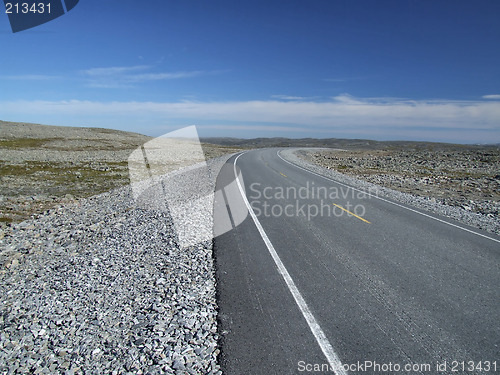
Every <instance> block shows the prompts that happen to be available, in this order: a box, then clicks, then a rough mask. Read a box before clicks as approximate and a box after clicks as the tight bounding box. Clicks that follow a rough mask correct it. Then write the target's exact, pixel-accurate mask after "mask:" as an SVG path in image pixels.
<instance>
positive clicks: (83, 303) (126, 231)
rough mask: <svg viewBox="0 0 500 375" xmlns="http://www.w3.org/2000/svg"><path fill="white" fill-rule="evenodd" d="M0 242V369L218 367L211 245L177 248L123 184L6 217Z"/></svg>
mask: <svg viewBox="0 0 500 375" xmlns="http://www.w3.org/2000/svg"><path fill="white" fill-rule="evenodd" d="M227 158H228V156H225V157H220V158H217V159H213V160H210V161H209V162H208V163H209V170H210V171H211V176H212V181H211V183H213V187H215V179H216V176H217V174H218V171H219V170H220V168H221V167H222V165H223V164H224V163H225V161H226V160H227ZM192 177H193V178H195V176H194V175H193V176H192ZM193 183H196V181H193ZM206 215H207V217H206V220H207V221H211V220H212V217H211V212H208V211H207V212H206ZM191 230H192V231H196V230H197V228H191ZM0 250H1V253H0V262H1V263H0V265H1V269H0V373H2V374H16V373H32V374H104V373H106V374H220V373H221V372H220V369H219V366H218V364H217V355H218V353H219V350H218V349H217V340H218V336H217V326H216V313H217V312H216V299H215V279H214V269H213V260H212V243H211V241H205V242H202V243H197V244H195V245H191V246H189V247H184V248H182V249H181V246H179V239H178V237H177V235H176V233H175V230H174V225H173V221H172V218H171V217H170V215H169V213H168V212H167V211H164V210H163V211H158V210H147V209H144V208H139V207H137V206H136V205H135V202H134V199H133V195H132V191H131V188H130V186H126V187H123V188H119V189H116V190H113V191H111V192H108V193H103V194H100V195H97V196H93V197H90V198H88V199H81V200H79V201H78V202H76V203H70V202H68V203H65V204H61V205H59V206H58V207H56V208H54V209H51V210H50V211H47V212H45V213H43V214H41V215H39V216H37V217H36V218H35V217H34V218H33V219H31V220H27V221H23V222H21V223H17V224H12V225H11V226H9V227H7V228H5V229H3V230H2V231H1V232H0Z"/></svg>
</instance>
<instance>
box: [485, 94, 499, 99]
mask: <svg viewBox="0 0 500 375" xmlns="http://www.w3.org/2000/svg"><path fill="white" fill-rule="evenodd" d="M483 99H500V95H483Z"/></svg>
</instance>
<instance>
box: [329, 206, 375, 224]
mask: <svg viewBox="0 0 500 375" xmlns="http://www.w3.org/2000/svg"><path fill="white" fill-rule="evenodd" d="M332 204H333V205H334V206H337V207H338V208H340V209H341V210H344V211H345V212H347V213H348V214H351V215H352V216H354V217H357V218H358V219H359V220H363V221H364V222H365V223H368V224H371V223H370V222H369V221H368V220H365V219H363V218H362V217H361V216H358V215H356V214H353V213H352V212H351V211H348V210H346V209H345V208H344V207H341V206H339V205H338V204H335V203H332Z"/></svg>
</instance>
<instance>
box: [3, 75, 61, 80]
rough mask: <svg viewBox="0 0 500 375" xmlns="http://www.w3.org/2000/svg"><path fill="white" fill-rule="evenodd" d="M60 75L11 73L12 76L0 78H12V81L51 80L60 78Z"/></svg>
mask: <svg viewBox="0 0 500 375" xmlns="http://www.w3.org/2000/svg"><path fill="white" fill-rule="evenodd" d="M58 78H60V77H59V76H53V75H47V74H21V75H11V76H8V75H6V76H0V79H6V80H12V81H49V80H52V79H58Z"/></svg>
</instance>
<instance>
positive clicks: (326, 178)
mask: <svg viewBox="0 0 500 375" xmlns="http://www.w3.org/2000/svg"><path fill="white" fill-rule="evenodd" d="M280 152H281V150H278V151H277V152H276V155H278V157H279V158H280V159H281V160H283V161H284V162H285V163H288V164H290V165H293V166H294V167H296V168H299V169H302V170H304V171H306V172H309V173H312V174H314V175H316V176H318V177H321V178H324V179H325V180H328V181H332V182H335V183H336V184H339V185H342V186H345V187H346V188H348V189H353V190H356V191H358V192H360V193H363V194H366V195H369V196H370V197H374V198H377V199H380V200H381V201H384V202H387V203H390V204H393V205H395V206H398V207H402V208H404V209H406V210H409V211H412V212H415V213H417V214H419V215H422V216H426V217H429V218H431V219H433V220H437V221H440V222H441V223H445V224H448V225H451V226H452V227H455V228H458V229H462V230H464V231H466V232H469V233H472V234H475V235H477V236H481V237H484V238H487V239H489V240H492V241H495V242H498V243H500V240H497V239H496V238H492V237H489V236H486V235H484V234H482V233H477V232H474V231H473V230H470V229H467V228H464V227H461V226H460V225H456V224H453V223H449V222H447V221H445V220H442V219H439V218H437V217H434V216H431V215H428V214H425V213H423V212H420V211H417V210H414V209H413V208H410V207H406V206H404V205H402V204H399V203H396V202H391V201H390V200H387V199H384V198H381V197H379V196H378V195H373V194H371V193H368V192H366V191H363V190H360V189H356V188H355V187H352V186H349V185H346V184H343V183H342V182H339V181H336V180H334V179H333V178H329V177H326V176H323V175H320V174H319V173H316V172H313V171H310V170H309V169H306V168H303V167H301V166H299V165H297V164H294V163H292V162H289V161H288V160H285V159H283V158H282V157H281V155H280Z"/></svg>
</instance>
